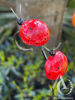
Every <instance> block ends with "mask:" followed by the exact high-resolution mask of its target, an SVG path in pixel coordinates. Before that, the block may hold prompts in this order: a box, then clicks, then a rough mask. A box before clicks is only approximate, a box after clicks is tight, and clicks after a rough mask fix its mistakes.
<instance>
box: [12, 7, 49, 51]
mask: <svg viewBox="0 0 75 100" xmlns="http://www.w3.org/2000/svg"><path fill="white" fill-rule="evenodd" d="M11 10H12V12H13V13H14V14H15V12H14V11H13V9H12V8H11ZM15 15H16V14H15ZM16 17H17V22H18V24H19V25H21V27H20V28H19V32H17V33H16V34H15V43H16V45H17V47H18V48H19V49H20V50H23V51H28V50H33V49H32V48H30V49H22V47H20V46H19V44H18V43H17V42H16V35H17V34H19V35H20V38H21V39H22V41H23V43H25V44H27V45H32V46H42V45H44V44H46V43H47V42H48V40H49V38H50V31H49V28H48V26H47V25H46V24H45V23H44V22H43V21H40V20H38V19H31V20H28V21H24V20H23V19H21V18H19V17H18V16H17V15H16Z"/></svg>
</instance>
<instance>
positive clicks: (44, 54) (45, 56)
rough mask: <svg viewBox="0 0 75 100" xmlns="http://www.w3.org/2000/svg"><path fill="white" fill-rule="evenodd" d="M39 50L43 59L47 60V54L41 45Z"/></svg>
mask: <svg viewBox="0 0 75 100" xmlns="http://www.w3.org/2000/svg"><path fill="white" fill-rule="evenodd" d="M41 50H42V53H43V56H44V58H45V60H47V55H46V53H45V51H44V48H43V47H41Z"/></svg>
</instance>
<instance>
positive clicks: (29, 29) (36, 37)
mask: <svg viewBox="0 0 75 100" xmlns="http://www.w3.org/2000/svg"><path fill="white" fill-rule="evenodd" d="M19 32H20V37H21V39H22V41H23V42H24V43H26V44H28V45H35V46H42V45H44V44H46V43H47V42H48V40H49V37H50V31H49V29H48V26H47V25H46V24H45V23H44V22H42V21H40V20H37V19H31V20H28V21H26V22H23V24H22V25H21V28H20V31H19Z"/></svg>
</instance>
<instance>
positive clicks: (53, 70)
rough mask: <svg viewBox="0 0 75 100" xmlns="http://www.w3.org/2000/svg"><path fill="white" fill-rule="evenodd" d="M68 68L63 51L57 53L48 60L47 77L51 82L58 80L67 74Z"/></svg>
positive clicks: (46, 66)
mask: <svg viewBox="0 0 75 100" xmlns="http://www.w3.org/2000/svg"><path fill="white" fill-rule="evenodd" d="M67 67H68V61H67V57H66V56H65V55H64V54H63V53H62V52H61V51H57V52H56V54H55V55H51V56H49V57H48V59H47V60H46V63H45V73H46V76H47V78H48V79H50V80H56V79H58V78H60V76H63V75H64V74H65V72H66V71H67Z"/></svg>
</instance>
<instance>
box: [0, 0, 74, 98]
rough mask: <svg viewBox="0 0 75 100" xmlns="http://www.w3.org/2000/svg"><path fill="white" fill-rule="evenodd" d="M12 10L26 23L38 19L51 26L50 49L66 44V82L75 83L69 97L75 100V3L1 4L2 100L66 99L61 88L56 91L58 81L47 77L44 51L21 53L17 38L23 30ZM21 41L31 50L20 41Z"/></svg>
mask: <svg viewBox="0 0 75 100" xmlns="http://www.w3.org/2000/svg"><path fill="white" fill-rule="evenodd" d="M20 4H21V6H22V11H21V13H20ZM10 7H12V8H13V9H14V10H15V11H16V13H17V15H18V16H20V17H22V18H24V20H28V19H31V18H37V19H40V20H42V21H44V22H45V23H46V24H47V25H48V27H49V28H50V31H51V38H50V40H49V42H48V43H47V45H46V46H47V47H48V48H54V47H56V46H57V44H58V43H59V42H60V41H61V42H62V47H61V50H62V52H63V53H64V54H65V55H66V56H67V58H68V62H69V65H68V70H67V72H66V74H65V75H64V76H63V78H64V80H65V82H66V84H67V86H68V85H69V84H68V82H67V79H70V80H72V83H73V91H72V93H71V94H69V95H68V97H73V100H75V68H74V67H75V28H74V27H73V25H72V15H73V13H75V0H0V100H56V99H54V98H53V96H56V97H61V98H62V99H63V100H64V97H65V95H60V94H59V93H58V91H57V87H55V89H54V91H53V90H52V85H53V83H54V81H51V80H48V79H47V78H46V76H45V72H44V63H45V60H44V57H43V56H42V53H41V50H40V48H39V47H34V52H21V51H20V50H18V48H17V47H16V45H15V43H14V34H15V32H17V31H18V30H19V27H18V24H17V20H16V17H15V16H14V14H13V13H12V12H11V10H10ZM17 40H18V41H19V43H20V45H22V46H23V47H27V46H26V45H24V44H22V41H21V39H20V38H19V37H18V38H17ZM28 47H29V46H28ZM36 50H38V52H36ZM48 56H49V55H48ZM68 87H69V86H68ZM68 91H69V90H68ZM63 92H64V93H65V91H63ZM57 100H58V99H57ZM60 100H61V99H60Z"/></svg>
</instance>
